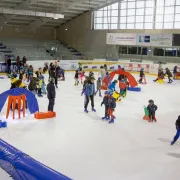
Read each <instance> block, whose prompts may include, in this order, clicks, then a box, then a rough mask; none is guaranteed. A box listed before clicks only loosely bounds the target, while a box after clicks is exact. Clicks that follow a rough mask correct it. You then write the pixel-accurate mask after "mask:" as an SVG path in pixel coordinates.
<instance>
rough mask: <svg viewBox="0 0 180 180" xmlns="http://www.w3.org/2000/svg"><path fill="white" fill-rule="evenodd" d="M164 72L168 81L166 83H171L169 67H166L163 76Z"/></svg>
mask: <svg viewBox="0 0 180 180" xmlns="http://www.w3.org/2000/svg"><path fill="white" fill-rule="evenodd" d="M166 74H167V76H168V79H169V82H168V83H172V82H173V80H172V79H171V77H172V73H171V71H170V70H169V68H166V72H165V74H164V76H165V75H166Z"/></svg>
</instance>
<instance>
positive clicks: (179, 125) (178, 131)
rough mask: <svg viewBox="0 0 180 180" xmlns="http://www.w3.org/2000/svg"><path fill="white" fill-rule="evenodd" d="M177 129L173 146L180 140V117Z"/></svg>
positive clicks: (177, 121)
mask: <svg viewBox="0 0 180 180" xmlns="http://www.w3.org/2000/svg"><path fill="white" fill-rule="evenodd" d="M176 129H177V133H176V135H175V136H174V140H173V141H172V142H171V145H174V143H175V142H176V141H177V140H178V139H179V137H180V116H179V117H178V119H177V120H176Z"/></svg>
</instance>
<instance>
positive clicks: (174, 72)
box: [173, 66, 177, 79]
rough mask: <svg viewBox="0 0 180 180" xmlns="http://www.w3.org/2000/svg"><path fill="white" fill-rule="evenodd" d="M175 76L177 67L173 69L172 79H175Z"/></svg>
mask: <svg viewBox="0 0 180 180" xmlns="http://www.w3.org/2000/svg"><path fill="white" fill-rule="evenodd" d="M176 74H177V66H174V69H173V79H176Z"/></svg>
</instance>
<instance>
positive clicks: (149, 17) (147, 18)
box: [145, 16, 153, 22]
mask: <svg viewBox="0 0 180 180" xmlns="http://www.w3.org/2000/svg"><path fill="white" fill-rule="evenodd" d="M145 22H153V16H145Z"/></svg>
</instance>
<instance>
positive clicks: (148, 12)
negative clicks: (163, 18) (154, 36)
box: [145, 8, 153, 15]
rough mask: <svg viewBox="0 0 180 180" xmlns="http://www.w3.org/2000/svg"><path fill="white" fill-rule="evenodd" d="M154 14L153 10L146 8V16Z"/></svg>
mask: <svg viewBox="0 0 180 180" xmlns="http://www.w3.org/2000/svg"><path fill="white" fill-rule="evenodd" d="M151 14H153V8H146V10H145V15H151Z"/></svg>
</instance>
